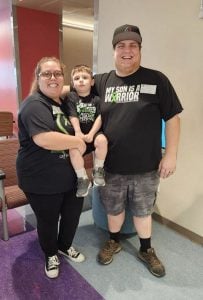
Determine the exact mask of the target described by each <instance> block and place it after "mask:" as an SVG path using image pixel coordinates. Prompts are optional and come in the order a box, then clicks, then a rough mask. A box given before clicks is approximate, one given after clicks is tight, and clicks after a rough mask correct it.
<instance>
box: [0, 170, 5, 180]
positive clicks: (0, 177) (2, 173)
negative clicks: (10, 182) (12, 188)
mask: <svg viewBox="0 0 203 300" xmlns="http://www.w3.org/2000/svg"><path fill="white" fill-rule="evenodd" d="M5 178H6V174H5V173H4V171H2V170H0V180H2V179H5Z"/></svg>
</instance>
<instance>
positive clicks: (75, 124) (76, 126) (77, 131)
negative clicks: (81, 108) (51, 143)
mask: <svg viewBox="0 0 203 300" xmlns="http://www.w3.org/2000/svg"><path fill="white" fill-rule="evenodd" d="M69 119H70V122H71V124H72V126H73V128H74V130H75V135H76V136H78V137H81V138H84V134H83V133H82V131H81V128H80V122H79V119H78V118H77V117H71V116H70V117H69Z"/></svg>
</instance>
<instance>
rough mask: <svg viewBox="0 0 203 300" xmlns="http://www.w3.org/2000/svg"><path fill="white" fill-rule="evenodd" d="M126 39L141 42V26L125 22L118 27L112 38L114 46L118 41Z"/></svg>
mask: <svg viewBox="0 0 203 300" xmlns="http://www.w3.org/2000/svg"><path fill="white" fill-rule="evenodd" d="M124 40H133V41H136V42H138V43H139V44H141V43H142V37H141V34H140V30H139V28H138V27H137V26H135V25H129V24H125V25H122V26H120V27H118V28H116V29H115V31H114V34H113V40H112V44H113V47H115V45H116V44H117V43H119V42H121V41H124Z"/></svg>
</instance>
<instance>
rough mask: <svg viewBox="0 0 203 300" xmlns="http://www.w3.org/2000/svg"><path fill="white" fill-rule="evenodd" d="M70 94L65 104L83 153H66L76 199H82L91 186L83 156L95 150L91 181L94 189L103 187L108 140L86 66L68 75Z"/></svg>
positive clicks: (79, 66)
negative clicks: (83, 146)
mask: <svg viewBox="0 0 203 300" xmlns="http://www.w3.org/2000/svg"><path fill="white" fill-rule="evenodd" d="M71 84H72V88H73V91H72V92H70V93H69V94H68V95H67V98H66V104H67V108H68V114H69V120H70V122H71V124H72V126H73V128H74V131H75V135H76V136H79V137H81V138H82V139H83V140H84V141H85V142H86V146H87V149H86V152H85V153H80V152H79V150H77V149H71V150H70V151H69V154H70V159H71V163H72V165H73V168H74V170H75V172H76V175H77V178H78V186H77V193H76V196H77V197H85V196H87V194H88V190H89V188H90V187H91V182H90V181H89V179H88V176H87V173H86V170H85V168H84V160H83V155H84V154H88V153H90V152H92V151H94V167H93V182H94V184H95V185H97V186H104V185H105V180H104V169H103V166H104V161H105V158H106V154H107V144H108V142H107V139H106V137H105V136H104V134H103V133H102V132H100V131H99V130H100V128H101V125H102V121H101V115H100V98H99V97H98V96H95V95H94V94H93V93H92V92H91V88H92V86H93V85H94V79H93V76H92V71H91V69H90V68H89V67H88V66H86V65H77V66H75V67H74V68H73V70H72V72H71Z"/></svg>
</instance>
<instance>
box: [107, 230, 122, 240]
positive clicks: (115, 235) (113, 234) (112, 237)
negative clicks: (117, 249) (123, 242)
mask: <svg viewBox="0 0 203 300" xmlns="http://www.w3.org/2000/svg"><path fill="white" fill-rule="evenodd" d="M109 236H110V240H114V241H115V242H116V243H119V240H120V231H119V232H110V231H109Z"/></svg>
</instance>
